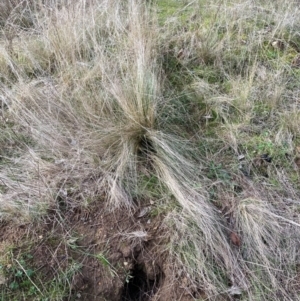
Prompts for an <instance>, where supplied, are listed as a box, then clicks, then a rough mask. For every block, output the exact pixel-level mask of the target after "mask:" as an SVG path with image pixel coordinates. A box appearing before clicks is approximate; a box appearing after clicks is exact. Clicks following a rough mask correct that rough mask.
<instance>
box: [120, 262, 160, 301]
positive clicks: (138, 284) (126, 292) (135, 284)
mask: <svg viewBox="0 0 300 301" xmlns="http://www.w3.org/2000/svg"><path fill="white" fill-rule="evenodd" d="M158 283H159V275H157V276H156V277H155V279H153V280H150V279H148V277H147V275H146V273H145V272H144V270H143V266H142V265H140V264H136V265H135V266H134V268H133V269H132V270H131V272H130V275H129V277H128V278H127V281H126V282H125V285H124V289H123V293H122V297H121V301H148V300H150V297H151V296H153V295H154V294H155V292H156V291H157V288H158V287H157V285H158Z"/></svg>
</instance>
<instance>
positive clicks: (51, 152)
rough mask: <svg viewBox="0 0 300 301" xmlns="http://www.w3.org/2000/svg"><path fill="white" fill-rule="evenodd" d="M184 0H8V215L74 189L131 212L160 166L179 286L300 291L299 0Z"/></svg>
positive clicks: (3, 199)
mask: <svg viewBox="0 0 300 301" xmlns="http://www.w3.org/2000/svg"><path fill="white" fill-rule="evenodd" d="M171 2H172V5H170V6H168V5H166V2H165V1H162V2H157V3H152V4H151V6H150V4H145V3H143V2H142V1H136V0H129V1H125V2H124V1H120V0H113V1H111V0H103V1H84V0H78V1H72V2H70V1H52V2H51V1H50V2H49V3H48V2H45V3H44V5H42V3H40V4H39V5H35V4H34V3H33V2H30V1H23V2H22V1H21V2H19V6H18V7H20V11H19V10H18V11H17V10H13V9H11V3H13V2H10V1H8V2H7V6H5V8H6V10H5V11H3V13H2V14H1V15H0V26H1V35H0V92H1V99H0V101H1V102H0V110H1V111H0V113H1V115H0V117H1V121H2V122H3V123H2V124H3V125H1V129H2V132H1V133H0V141H1V143H3V147H2V148H1V150H0V206H1V211H0V218H1V220H3V221H4V220H10V219H15V220H18V221H22V222H24V221H27V222H28V221H31V220H32V218H33V217H36V216H38V215H43V214H46V212H47V209H49V208H53V207H55V206H58V203H59V202H61V201H62V200H63V201H64V202H67V203H68V208H71V207H76V206H78V205H85V206H88V205H89V203H91V202H95V201H99V202H100V201H101V202H104V205H105V206H107V208H108V210H116V209H118V208H125V210H124V214H128V215H129V216H132V214H133V211H134V210H135V209H136V208H137V207H139V206H142V205H144V204H143V203H147V202H148V201H149V194H147V192H145V191H144V192H141V191H143V189H142V187H140V185H144V184H143V183H142V182H143V181H142V180H141V179H143V177H146V178H149V177H153V178H154V179H155V182H156V183H155V185H154V184H153V186H155V190H156V191H155V193H152V197H153V196H155V200H154V202H156V203H157V204H158V205H157V206H159V205H161V206H162V207H163V208H164V210H162V211H163V212H164V213H163V214H161V219H163V222H164V226H165V227H164V229H167V230H166V232H165V233H164V237H165V238H166V241H168V242H169V245H168V248H167V252H168V254H169V255H170V256H169V257H168V258H169V259H168V264H169V266H172V268H173V269H174V273H173V274H174V275H173V278H172V279H171V281H170V285H171V286H172V285H173V286H174V287H175V286H177V285H178V283H177V280H176V273H177V272H178V271H180V273H179V272H178V273H179V274H180V275H181V276H182V277H185V279H187V280H186V281H187V283H186V287H185V288H184V289H186V291H187V293H188V294H190V295H191V296H193V298H194V299H195V300H196V299H197V298H198V299H199V298H200V297H201V296H203V292H204V293H205V296H206V297H205V298H206V299H207V300H208V299H209V300H225V298H227V299H228V298H229V299H230V300H231V299H234V298H236V297H237V296H239V298H240V299H241V300H276V299H278V300H279V299H280V300H299V297H298V295H299V292H298V290H297V287H296V286H291V285H289V281H290V280H291V279H293V278H296V277H298V276H299V275H298V274H297V273H298V265H299V262H298V261H299V258H298V257H299V254H298V249H299V238H298V237H299V234H300V233H299V216H298V211H299V210H298V211H297V210H296V209H297V206H299V204H298V201H297V198H299V195H300V194H299V182H298V181H299V169H298V167H297V162H298V161H297V160H296V159H297V158H298V157H297V156H298V155H299V154H298V153H297V152H298V151H299V150H298V148H299V145H300V144H299V143H300V140H299V139H300V138H299V128H300V126H299V120H300V119H299V118H297V117H298V115H299V114H298V111H297V109H298V107H297V103H298V100H299V91H300V89H299V86H298V84H297V83H298V80H299V79H300V77H299V76H300V74H299V72H298V69H295V68H294V67H292V64H293V61H294V59H295V56H297V55H298V54H299V48H300V45H299V39H298V36H297V30H296V29H297V28H299V26H300V24H299V20H300V11H299V8H298V6H297V4H296V3H294V2H288V3H286V4H287V5H279V2H277V1H275V2H274V3H265V1H259V2H258V3H256V4H253V3H252V2H249V1H246V2H242V3H241V2H240V1H234V2H232V3H230V4H228V3H223V2H222V1H220V2H218V3H215V2H214V1H209V0H207V1H204V2H203V3H198V2H197V1H190V2H186V3H183V2H184V1H182V2H181V1H178V2H177V1H171ZM1 5H2V4H1ZM14 14H16V16H19V17H20V15H21V16H26V18H29V19H28V20H29V21H28V22H29V23H28V26H27V25H26V26H25V25H24V24H23V23H24V22H25V21H22V22H23V23H22V22H21V23H18V24H17V23H15V22H10V21H9V20H11V18H12V16H14ZM14 20H20V19H18V18H17V17H15V18H14ZM26 20H27V19H26ZM26 22H27V21H26ZM26 24H27V23H26ZM9 33H11V34H10V35H9ZM281 43H282V44H281ZM281 45H283V46H281ZM144 187H146V186H145V185H144ZM151 188H152V190H153V187H149V190H151ZM152 197H151V198H152ZM147 198H148V199H147ZM151 201H153V200H151ZM166 203H167V204H168V206H166ZM165 208H167V209H165ZM158 212H159V208H158ZM165 249H166V248H164V250H165ZM178 273H177V275H178Z"/></svg>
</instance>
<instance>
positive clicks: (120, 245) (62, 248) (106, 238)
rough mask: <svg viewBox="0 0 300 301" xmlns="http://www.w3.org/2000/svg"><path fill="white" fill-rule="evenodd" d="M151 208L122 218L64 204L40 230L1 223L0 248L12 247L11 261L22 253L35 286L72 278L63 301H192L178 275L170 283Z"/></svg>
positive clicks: (159, 228)
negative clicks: (31, 272) (57, 278)
mask: <svg viewBox="0 0 300 301" xmlns="http://www.w3.org/2000/svg"><path fill="white" fill-rule="evenodd" d="M64 205H65V204H64ZM150 207H151V204H146V205H145V207H141V208H139V209H138V210H137V211H136V212H135V213H134V215H132V214H128V216H127V215H126V214H124V211H123V210H120V211H114V212H111V213H109V212H108V211H107V210H106V209H105V208H103V204H101V203H100V204H97V205H92V206H90V207H89V208H88V209H84V208H79V207H75V208H70V207H68V206H67V205H66V206H64V207H63V208H60V209H58V208H55V209H53V210H49V214H48V215H47V218H46V219H45V223H44V226H43V227H42V228H41V227H39V228H36V226H35V225H33V224H29V225H26V224H21V225H19V226H18V227H16V225H15V224H10V223H7V224H2V225H1V231H0V245H1V246H4V247H5V246H12V245H13V246H14V248H13V249H11V250H10V251H11V252H12V253H14V255H13V257H14V258H20V254H23V255H22V260H23V263H24V265H26V266H30V268H31V269H32V270H34V271H35V273H36V274H38V275H39V277H38V281H39V283H36V284H37V285H38V286H40V284H41V283H45V284H47V283H48V282H49V281H53V279H55V278H56V277H57V276H58V274H59V273H61V272H63V274H64V273H65V274H68V273H71V277H68V278H69V281H70V291H69V295H68V296H67V297H64V300H86V301H90V300H97V301H102V300H103V301H104V300H110V301H130V300H131V301H138V300H141V301H154V300H156V301H165V300H178V301H179V300H182V301H189V300H194V298H195V297H197V296H200V295H201V292H199V291H197V290H195V289H193V288H189V287H188V282H187V279H186V277H185V276H184V275H183V274H182V275H180V273H179V274H178V275H177V277H176V279H177V281H176V283H174V276H173V275H172V274H170V273H173V270H172V268H171V267H170V262H169V261H168V260H166V256H167V252H164V250H163V249H164V248H166V245H167V243H168V242H167V241H166V240H165V238H164V237H165V236H164V231H165V229H164V228H163V226H162V221H161V219H162V217H161V216H160V217H151V216H150V215H149V212H150V211H149V210H150V209H151V208H150ZM27 241H30V245H28V244H27V243H26V242H27ZM24 254H27V255H25V257H26V258H25V259H24ZM13 266H14V263H13V262H8V263H7V266H5V267H3V268H4V269H5V270H7V271H9V270H10V269H12V268H13ZM70 267H71V270H70ZM72 269H73V271H72ZM34 279H35V277H33V281H35V280H34ZM170 281H171V282H170ZM5 282H6V283H16V284H19V285H20V287H22V285H23V284H22V283H23V282H24V279H23V278H22V277H20V278H19V279H18V278H17V279H16V278H15V277H12V278H10V279H6V281H5ZM24 289H25V290H27V289H28V288H27V287H25V288H24ZM12 291H13V290H12ZM14 300H15V299H14ZM34 300H35V299H34ZM3 301H4V300H3Z"/></svg>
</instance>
